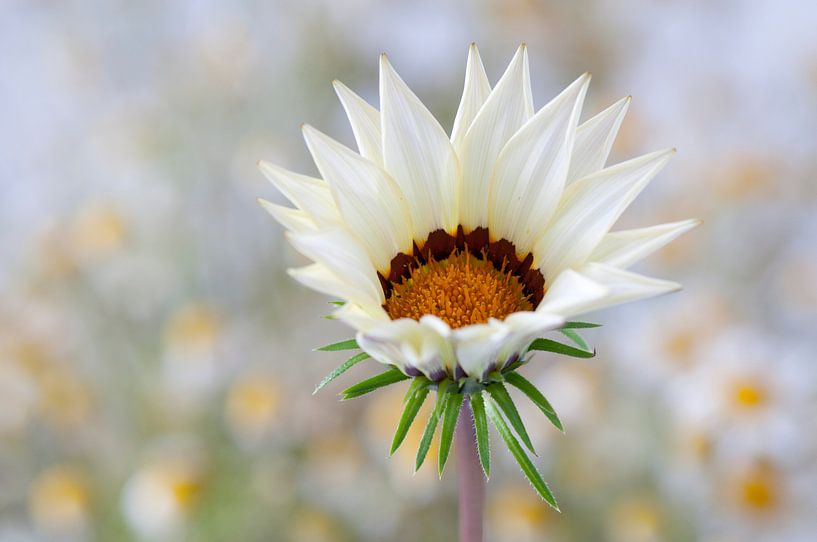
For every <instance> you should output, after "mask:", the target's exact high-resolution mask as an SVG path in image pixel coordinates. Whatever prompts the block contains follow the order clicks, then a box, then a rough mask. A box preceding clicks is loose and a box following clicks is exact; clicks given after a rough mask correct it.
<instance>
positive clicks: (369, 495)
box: [0, 0, 817, 542]
mask: <svg viewBox="0 0 817 542" xmlns="http://www.w3.org/2000/svg"><path fill="white" fill-rule="evenodd" d="M815 28H817V10H816V9H815V8H814V6H813V4H812V3H811V2H807V1H805V0H803V1H800V2H790V1H784V2H762V1H757V2H753V1H737V0H715V1H712V0H707V1H703V0H693V1H688V0H687V1H680V0H663V1H660V2H634V1H624V2H614V1H612V0H599V1H578V2H556V1H554V2H534V1H524V0H511V1H499V0H496V1H493V0H482V1H480V2H465V1H460V2H449V3H445V4H443V3H442V2H436V1H433V0H420V1H416V2H412V3H402V2H396V1H379V2H378V1H374V0H347V1H334V2H332V1H316V0H311V1H310V0H307V1H302V2H291V3H285V2H281V1H261V0H242V1H235V2H217V1H215V0H176V1H174V2H167V1H160V0H145V1H140V2H131V1H126V0H84V1H79V0H77V1H65V2H53V1H46V0H40V1H36V0H5V1H4V2H2V4H0V67H1V69H0V72H2V76H0V183H1V184H0V186H1V187H2V191H0V262H2V264H0V542H18V541H20V542H22V541H52V540H54V541H84V540H89V541H90V540H93V541H142V540H145V541H154V540H155V541H164V540H169V541H174V540H191V541H224V540H241V541H262V540H264V541H266V540H275V541H279V540H280V541H316V542H322V541H327V542H335V541H382V540H394V541H416V540H429V541H432V540H433V541H438V540H439V541H447V540H453V539H454V537H455V532H456V521H455V516H456V484H455V474H456V471H455V469H453V468H451V469H449V470H448V471H447V472H446V475H445V477H444V478H443V480H442V481H439V480H437V477H436V474H435V473H434V469H433V468H431V465H426V466H425V468H424V469H423V470H422V471H421V472H419V473H418V474H416V475H412V467H413V450H415V449H416V443H417V441H418V440H419V434H418V433H414V434H413V435H412V436H411V437H410V439H409V440H413V442H409V443H408V445H404V446H403V448H402V449H401V451H400V452H398V454H397V455H396V456H395V457H393V458H392V459H387V451H388V445H389V443H390V439H391V435H392V431H393V429H394V427H395V424H396V420H397V418H398V416H399V407H400V399H401V397H402V391H403V390H402V389H398V388H399V386H396V387H395V388H396V389H395V390H393V391H386V392H383V393H378V394H374V395H373V396H371V397H366V398H363V399H359V400H356V401H352V402H348V403H339V402H338V400H337V397H336V396H335V392H337V391H339V390H340V389H342V387H343V384H344V383H351V382H352V381H353V379H354V378H355V377H363V376H365V375H366V374H367V372H374V371H375V370H376V369H377V368H376V367H375V366H374V365H375V364H374V363H373V362H372V363H370V364H369V365H365V364H364V365H361V366H358V367H356V368H355V369H354V370H353V372H352V373H351V374H350V375H349V376H346V377H345V382H340V383H336V384H333V385H332V386H331V387H330V388H328V389H326V390H325V391H324V392H323V393H321V394H319V395H317V396H315V397H313V396H312V395H311V393H312V390H313V388H314V386H315V384H316V383H317V382H318V381H319V380H320V379H321V377H322V376H323V375H325V374H326V373H328V372H329V371H330V370H331V369H332V368H334V367H335V366H336V365H338V364H339V363H340V362H341V361H343V360H344V359H345V357H344V356H343V355H342V354H328V353H323V354H319V353H315V352H313V351H312V348H313V347H316V346H319V345H322V344H326V343H328V342H330V341H332V340H337V339H342V338H347V337H349V336H350V330H349V329H347V328H345V327H344V326H343V325H342V324H340V323H336V322H330V321H327V320H324V319H321V318H320V317H319V316H320V315H322V314H326V313H327V312H329V311H330V309H331V307H330V306H329V305H327V301H328V300H327V299H326V298H324V297H322V296H320V295H317V294H315V293H313V292H310V291H307V290H305V289H304V288H302V287H301V286H299V285H297V284H295V283H294V282H293V281H292V280H290V279H289V278H288V276H287V275H286V273H285V270H286V268H287V267H291V266H295V265H299V264H300V263H301V259H300V257H299V256H297V255H296V254H295V253H294V252H293V251H292V250H291V249H290V248H289V247H288V246H287V245H286V244H285V242H284V239H283V236H282V231H281V229H280V227H279V226H278V225H277V224H275V223H274V222H273V221H272V220H271V218H269V217H268V216H266V214H265V213H264V212H263V210H262V209H261V208H260V207H259V206H258V205H257V204H256V202H255V198H256V196H263V197H266V198H268V199H271V200H273V201H278V202H281V201H282V197H281V196H280V195H279V194H277V193H276V191H275V190H274V189H273V188H272V187H271V186H269V185H268V184H267V183H266V182H265V181H264V179H263V178H262V176H261V175H260V173H258V171H257V170H256V167H255V163H256V161H257V160H258V159H261V158H263V159H266V160H270V161H272V162H275V163H278V164H281V165H284V166H286V167H289V168H291V169H295V170H297V171H301V172H305V173H309V174H315V168H314V166H313V165H312V164H311V162H310V160H309V157H308V154H307V152H306V149H305V146H304V145H303V143H302V140H301V136H300V130H299V125H300V124H301V123H302V122H309V123H311V124H313V125H315V126H317V127H319V128H320V129H322V130H324V131H326V132H327V133H329V134H332V135H333V136H335V137H337V138H338V139H340V140H341V141H343V142H346V143H349V144H351V142H352V135H351V131H350V129H349V128H348V126H347V124H346V122H345V119H344V116H343V111H342V109H341V107H340V105H339V104H338V102H337V100H336V98H335V96H334V93H333V90H332V87H331V81H332V79H334V78H339V79H341V80H343V81H344V82H345V83H346V84H347V85H349V86H350V87H352V88H353V89H356V90H357V91H359V92H360V93H361V94H362V95H363V96H364V97H366V98H368V99H369V100H371V101H372V103H374V104H377V85H378V82H377V55H378V53H380V52H381V51H385V52H388V53H389V55H390V58H391V60H392V62H393V64H394V66H395V67H396V68H397V70H398V71H399V72H400V73H401V75H402V76H403V77H404V78H405V80H406V81H407V82H408V83H409V84H410V85H411V86H412V88H413V89H414V90H415V91H416V92H417V93H418V95H419V96H420V97H421V98H422V99H423V100H424V101H425V102H426V103H427V104H428V106H429V108H430V109H431V111H432V112H433V113H434V114H435V115H437V116H438V118H440V119H441V122H442V124H443V125H444V126H445V127H446V128H449V129H450V126H451V124H452V122H453V117H454V113H455V111H456V107H457V105H458V102H459V98H460V92H461V87H462V80H463V75H464V68H465V58H466V52H467V46H468V43H470V42H471V41H476V42H477V43H478V44H479V47H480V51H481V52H482V56H483V59H484V61H485V64H486V68H487V70H488V73H489V76H490V78H491V80H492V82H495V81H496V79H497V78H498V77H499V75H500V74H501V73H502V71H503V70H504V67H505V64H506V63H507V61H508V60H509V59H510V57H511V56H512V54H513V53H514V51H515V49H516V47H517V46H518V44H519V43H520V42H522V41H525V42H527V44H528V47H529V49H530V58H531V70H532V79H533V90H534V96H535V100H536V104H537V106H541V105H543V104H544V103H546V102H547V101H548V100H549V99H550V98H551V97H552V96H553V95H555V94H556V93H557V92H558V91H559V90H561V89H562V88H563V87H564V86H566V85H567V84H568V83H569V82H571V81H572V80H573V79H574V78H575V77H577V76H578V75H579V74H581V73H582V72H584V71H586V70H589V71H591V72H592V73H593V75H594V77H593V83H592V85H591V91H590V94H589V96H588V100H587V103H586V105H585V117H589V116H590V115H592V114H594V113H595V112H597V111H599V110H601V109H602V108H604V107H606V106H607V105H608V104H610V103H612V102H613V101H615V100H616V99H618V98H620V97H622V96H626V95H628V94H632V95H633V96H634V101H633V104H632V106H631V108H630V113H629V115H628V117H627V119H626V121H625V123H624V126H623V128H622V132H621V135H620V137H619V141H618V143H617V146H616V148H615V149H614V153H613V157H612V159H613V160H615V161H618V160H620V159H624V158H628V157H631V156H634V155H636V154H639V153H643V152H647V151H651V150H655V149H659V148H663V147H669V146H676V147H678V149H679V153H678V155H677V156H676V158H675V159H674V160H673V161H672V163H671V164H670V166H669V167H668V168H667V169H666V170H665V171H664V173H662V174H661V175H660V177H659V178H658V179H657V180H656V181H655V182H654V183H653V184H652V185H651V186H650V187H649V188H648V189H647V191H646V192H645V193H644V194H643V196H642V197H641V198H640V200H639V201H638V202H637V203H636V204H635V205H634V206H633V208H632V209H631V210H630V211H629V212H628V213H627V214H626V215H625V217H624V218H623V220H622V221H621V224H620V225H619V227H621V228H623V227H633V226H641V225H648V224H653V223H659V222H667V221H672V220H679V219H683V218H687V217H700V218H703V219H704V225H703V226H702V227H700V228H699V229H697V230H695V231H694V232H692V233H691V234H688V235H687V236H686V237H685V238H683V239H681V240H679V241H677V242H676V243H675V244H673V245H672V246H670V247H668V248H666V249H664V250H663V251H661V252H660V253H659V254H658V255H657V256H655V257H653V258H652V259H651V260H650V261H649V262H646V263H645V264H644V265H643V266H642V267H641V270H642V271H645V272H649V273H651V274H654V275H656V276H660V277H665V278H669V279H673V280H678V281H680V282H682V283H684V285H685V290H684V291H683V292H681V293H680V294H676V295H672V296H668V297H665V298H660V299H655V300H650V301H647V302H642V303H638V304H635V305H632V306H626V307H621V308H616V309H611V310H608V311H605V312H603V313H600V314H597V315H592V316H591V317H590V318H591V319H593V320H595V321H599V322H602V323H605V324H610V325H606V326H605V327H603V328H601V329H600V330H593V331H591V332H590V333H588V338H589V339H590V340H591V341H592V342H593V343H594V344H595V345H596V346H597V348H598V351H599V355H598V356H597V357H596V358H595V359H592V360H587V361H580V360H574V359H569V358H558V357H555V356H552V357H548V356H544V355H539V357H537V358H536V361H535V362H534V363H532V364H530V365H529V366H527V367H526V368H525V369H524V372H525V374H526V375H528V376H529V377H530V378H532V379H534V380H535V381H536V382H537V383H538V384H539V385H540V386H541V389H543V391H544V392H545V393H546V395H548V397H549V398H550V399H551V401H552V402H553V404H554V406H555V407H556V410H557V411H559V412H560V414H561V416H562V419H563V421H564V422H565V425H566V429H567V434H566V435H561V434H559V433H558V432H557V431H556V430H554V429H553V428H552V427H551V426H549V425H548V424H547V423H546V420H545V419H544V417H542V416H541V414H540V413H539V412H538V411H536V410H535V408H533V407H530V405H527V404H526V403H525V402H523V401H520V405H524V407H525V408H524V412H523V416H524V417H525V418H526V419H527V420H528V424H529V425H528V427H529V430H530V431H531V432H532V436H533V437H534V440H535V444H536V445H537V449H539V451H540V458H539V459H537V461H536V462H537V466H538V467H539V468H540V469H542V470H543V472H544V473H545V478H546V479H548V480H549V481H550V482H551V485H552V487H553V488H554V490H555V492H556V494H557V496H558V497H559V499H560V503H561V505H562V509H563V510H564V512H563V513H562V514H561V515H558V514H556V513H554V512H552V511H550V510H549V509H547V508H546V507H545V505H544V504H543V503H542V502H540V501H539V500H538V498H537V497H536V495H535V494H534V492H533V491H532V490H531V488H530V487H529V486H528V484H527V482H526V481H525V480H524V478H523V477H522V475H521V473H520V472H519V471H518V470H517V467H516V466H515V464H514V463H513V461H512V459H511V458H510V456H509V454H508V453H507V452H506V451H505V450H504V449H502V448H501V447H500V446H496V447H495V449H494V450H493V455H494V460H495V463H496V464H495V468H494V469H495V470H494V474H493V476H492V479H491V481H490V484H489V496H488V512H487V514H488V533H489V534H488V537H489V540H491V541H515V542H516V541H522V542H524V541H539V540H547V541H611V542H649V541H692V540H696V541H698V540H700V541H707V542H732V541H735V542H738V541H740V542H744V541H785V542H791V541H795V542H799V541H812V540H815V539H817V518H815V514H814V511H815V510H817V489H815V488H817V437H815V435H817V421H815V420H816V419H817V416H815V414H817V359H815V353H816V352H817V334H816V333H815V329H816V328H817V248H815V247H817V182H815V181H817V180H816V179H815V173H814V172H815V171H817V144H815V141H816V139H815V138H816V137H817V32H815V31H814V29H815ZM418 425H420V424H418ZM494 438H495V439H496V436H494Z"/></svg>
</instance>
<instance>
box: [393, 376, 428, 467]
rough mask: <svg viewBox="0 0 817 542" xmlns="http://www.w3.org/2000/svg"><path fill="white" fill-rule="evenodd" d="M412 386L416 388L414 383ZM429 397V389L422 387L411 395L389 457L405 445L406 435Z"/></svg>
mask: <svg viewBox="0 0 817 542" xmlns="http://www.w3.org/2000/svg"><path fill="white" fill-rule="evenodd" d="M412 386H414V383H412ZM427 395H428V388H426V387H420V388H419V389H417V390H416V391H415V392H414V393H412V394H411V398H410V399H409V400H408V401H407V402H406V408H405V409H403V415H402V416H400V423H398V424H397V431H396V432H395V433H394V440H392V443H391V451H390V452H389V455H392V454H394V452H396V451H397V448H399V447H400V445H401V444H402V443H403V439H405V438H406V433H408V430H409V427H411V424H412V423H413V422H414V418H416V417H417V413H418V412H419V411H420V407H422V406H423V403H424V402H425V400H426V396H427Z"/></svg>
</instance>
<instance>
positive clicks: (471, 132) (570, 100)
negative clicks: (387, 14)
mask: <svg viewBox="0 0 817 542" xmlns="http://www.w3.org/2000/svg"><path fill="white" fill-rule="evenodd" d="M589 82H590V75H589V74H584V75H582V76H581V77H579V78H578V79H577V80H576V81H574V82H573V83H572V84H570V86H568V87H567V88H566V89H565V90H564V91H562V93H561V94H559V95H558V96H557V97H556V98H554V99H553V100H551V101H550V103H548V104H547V105H545V106H544V107H542V108H541V109H539V110H538V111H537V112H534V106H533V98H532V96H531V90H530V80H529V75H528V57H527V52H526V49H525V46H524V45H523V46H521V47H520V48H519V50H518V51H517V52H516V55H515V56H514V58H513V60H511V63H510V65H509V66H508V68H507V70H506V71H505V73H504V75H503V76H502V78H501V79H500V80H499V82H498V83H497V84H496V86H495V87H494V88H493V89H492V88H491V86H490V84H489V82H488V78H487V76H486V74H485V70H484V68H483V66H482V62H481V60H480V58H479V53H478V52H477V48H476V46H474V45H472V46H471V48H470V51H469V55H468V64H467V68H466V76H465V88H464V91H463V96H462V100H461V102H460V107H459V110H458V112H457V116H456V120H455V122H454V128H453V130H452V133H451V135H450V136H449V135H448V134H446V132H445V131H444V130H443V128H442V127H441V126H440V124H439V122H437V120H436V119H435V118H434V117H433V116H432V115H431V113H430V112H429V111H428V109H426V108H425V106H424V105H423V104H422V102H421V101H420V100H419V99H418V98H417V96H415V95H414V94H413V93H412V91H411V90H410V89H409V88H408V86H406V84H405V83H404V82H403V80H402V79H401V78H400V77H399V76H398V75H397V73H396V72H395V71H394V69H393V68H392V66H391V64H390V63H389V61H388V59H387V58H386V56H385V55H382V56H381V58H380V110H379V111H378V110H377V109H375V108H374V107H372V106H371V105H369V104H368V103H366V102H365V101H364V100H363V99H361V98H360V97H359V96H357V95H356V94H355V93H353V92H352V91H351V90H349V89H348V88H347V87H346V86H344V85H343V84H342V83H340V82H339V81H335V83H334V86H335V90H336V91H337V94H338V96H339V98H340V101H341V103H342V104H343V107H344V108H345V110H346V113H347V115H348V117H349V122H350V124H351V125H352V130H353V132H354V136H355V140H356V142H357V146H358V152H355V151H353V150H351V149H349V148H347V147H345V146H344V145H342V144H340V143H338V142H337V141H335V140H334V139H332V138H330V137H329V136H327V135H325V134H323V133H321V132H320V131H318V130H317V129H315V128H313V127H311V126H309V125H304V126H303V134H304V138H305V139H306V144H307V146H308V147H309V150H310V152H311V153H312V156H313V158H314V160H315V164H316V165H317V167H318V170H319V171H320V173H321V176H322V177H323V179H316V178H312V177H308V176H305V175H300V174H297V173H292V172H290V171H287V170H285V169H282V168H280V167H277V166H274V165H272V164H269V163H266V162H261V163H260V167H261V170H262V171H263V173H264V174H265V175H266V176H267V177H268V178H269V180H270V181H272V183H273V184H274V185H275V186H276V187H277V188H278V189H279V190H280V191H281V192H283V193H284V194H285V195H286V196H287V197H288V198H289V199H290V200H291V201H292V203H293V204H294V205H295V207H296V208H295V209H291V208H286V207H282V206H279V205H275V204H272V203H269V202H262V204H263V205H264V206H265V207H266V209H267V210H268V211H269V212H270V213H271V214H272V215H273V216H274V217H275V218H276V219H277V220H278V221H279V222H281V224H283V225H284V227H286V228H287V229H288V230H289V233H288V237H289V240H290V241H291V243H292V244H293V245H294V247H295V248H296V249H297V250H298V251H300V252H301V253H303V254H304V255H305V256H306V257H308V258H310V259H312V260H314V262H315V263H314V264H312V265H309V266H307V267H302V268H300V269H293V270H291V274H292V276H293V277H295V278H296V279H297V280H299V281H300V282H302V283H304V284H305V285H307V286H309V287H311V288H314V289H316V290H318V291H321V292H324V293H326V294H329V295H332V296H334V297H337V298H340V299H342V300H343V301H345V304H344V305H343V306H342V307H341V308H340V309H338V310H337V311H336V312H335V316H337V318H338V319H340V320H342V321H344V322H346V323H348V324H350V325H351V326H352V327H353V328H355V329H356V330H357V342H358V344H359V345H360V346H361V348H362V349H363V350H365V351H366V352H368V353H369V354H370V355H371V356H372V357H373V358H374V359H376V360H377V361H380V362H382V363H385V364H389V365H394V366H397V367H399V368H400V369H401V370H402V371H403V372H404V373H405V374H407V375H411V376H414V375H419V374H423V375H425V376H426V377H428V378H430V379H432V380H440V379H442V378H444V377H446V376H448V377H454V378H460V377H463V376H465V377H468V378H473V379H482V378H483V376H484V375H485V374H486V373H487V372H490V371H491V370H492V369H494V368H495V367H501V366H503V365H505V364H507V363H508V362H509V361H510V360H515V359H518V357H519V356H520V354H521V353H523V352H524V351H525V349H526V348H527V347H528V346H529V345H530V343H531V341H533V339H534V338H536V337H538V336H540V335H542V334H543V333H545V332H547V331H549V330H553V329H556V328H559V327H560V326H561V325H562V324H563V323H564V322H565V319H566V318H569V317H571V316H574V315H577V314H579V313H583V312H587V311H590V310H595V309H600V308H603V307H607V306H610V305H614V304H618V303H623V302H627V301H634V300H637V299H642V298H646V297H651V296H655V295H659V294H663V293H666V292H671V291H673V290H676V289H678V288H679V285H678V284H676V283H674V282H667V281H664V280H657V279H653V278H648V277H644V276H642V275H639V274H635V273H632V272H629V271H626V268H627V267H629V266H630V265H631V264H633V263H635V262H636V261H638V260H640V259H641V258H643V257H644V256H646V255H648V254H650V253H651V252H653V251H655V250H656V249H658V248H660V247H661V246H663V245H664V244H666V243H667V242H669V241H671V240H672V239H674V238H675V237H677V236H678V235H680V234H681V233H683V232H685V231H687V230H688V229H690V228H691V227H693V226H694V225H695V223H696V222H695V221H691V220H687V221H683V222H676V223H671V224H664V225H660V226H652V227H648V228H641V229H635V230H627V231H618V232H612V233H610V232H609V230H610V228H611V227H612V226H613V224H614V223H615V221H616V220H617V219H618V217H619V216H620V215H621V213H622V212H623V211H624V209H625V208H626V207H627V206H628V205H629V204H630V202H632V201H633V199H634V198H635V197H636V196H637V195H638V194H639V192H641V190H642V189H643V188H644V187H645V186H646V185H647V183H648V182H649V181H650V180H651V179H652V178H653V177H654V176H655V175H656V174H657V173H658V172H659V171H660V170H661V169H662V168H663V167H664V165H665V164H666V163H667V161H668V160H669V159H670V157H671V156H672V155H673V154H674V150H664V151H658V152H654V153H650V154H647V155H644V156H640V157H638V158H634V159H631V160H627V161H625V162H622V163H619V164H616V165H614V166H610V167H605V161H606V159H607V155H608V153H609V151H610V148H611V146H612V144H613V140H614V139H615V136H616V133H617V131H618V128H619V125H620V124H621V122H622V120H623V118H624V114H625V112H626V110H627V107H628V105H629V103H630V99H629V98H625V99H622V100H620V101H618V102H616V103H615V104H613V105H612V106H610V107H609V108H608V109H606V110H604V111H602V112H601V113H599V114H598V115H596V116H594V117H593V118H591V119H590V120H587V121H586V122H584V123H582V124H579V117H580V115H581V112H582V102H583V101H584V96H585V93H586V91H587V87H588V84H589Z"/></svg>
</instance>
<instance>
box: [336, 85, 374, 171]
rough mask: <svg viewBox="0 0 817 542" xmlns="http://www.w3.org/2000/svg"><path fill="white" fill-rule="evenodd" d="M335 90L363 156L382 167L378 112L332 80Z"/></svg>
mask: <svg viewBox="0 0 817 542" xmlns="http://www.w3.org/2000/svg"><path fill="white" fill-rule="evenodd" d="M332 85H333V86H334V87H335V92H336V93H337V95H338V98H339V99H340V103H341V104H342V105H343V109H344V110H345V111H346V116H347V117H349V124H350V125H351V126H352V133H353V134H354V135H355V141H356V142H357V148H358V150H359V151H360V154H361V155H362V156H363V157H364V158H368V159H369V160H371V161H372V162H374V163H375V164H377V165H378V166H380V167H383V148H382V146H381V135H380V112H379V111H378V110H377V109H375V108H374V107H372V106H371V105H369V104H368V102H366V100H364V99H363V98H361V97H360V96H358V95H357V94H355V93H354V92H352V90H351V89H349V87H347V86H346V85H344V84H343V83H341V82H340V81H337V80H335V81H333V82H332Z"/></svg>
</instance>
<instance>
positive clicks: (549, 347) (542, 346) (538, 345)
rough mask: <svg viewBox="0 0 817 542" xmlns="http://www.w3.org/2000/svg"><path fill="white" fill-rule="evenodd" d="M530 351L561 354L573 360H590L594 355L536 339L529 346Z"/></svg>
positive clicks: (592, 352)
mask: <svg viewBox="0 0 817 542" xmlns="http://www.w3.org/2000/svg"><path fill="white" fill-rule="evenodd" d="M530 350H540V351H543V352H554V353H556V354H563V355H565V356H572V357H574V358H592V357H593V356H595V355H596V352H595V350H594V351H587V350H581V349H579V348H574V347H573V346H569V345H567V344H563V343H560V342H557V341H553V340H550V339H536V340H535V341H533V344H531V345H530Z"/></svg>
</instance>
